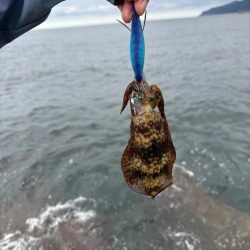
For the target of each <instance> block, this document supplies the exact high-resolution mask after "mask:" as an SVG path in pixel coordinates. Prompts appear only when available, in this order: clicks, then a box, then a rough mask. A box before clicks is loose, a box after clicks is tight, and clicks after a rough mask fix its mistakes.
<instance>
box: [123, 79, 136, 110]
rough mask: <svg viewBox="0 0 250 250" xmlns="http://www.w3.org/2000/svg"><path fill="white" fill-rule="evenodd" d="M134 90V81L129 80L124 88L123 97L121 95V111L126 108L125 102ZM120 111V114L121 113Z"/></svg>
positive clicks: (126, 102)
mask: <svg viewBox="0 0 250 250" xmlns="http://www.w3.org/2000/svg"><path fill="white" fill-rule="evenodd" d="M134 90H135V82H134V81H133V82H131V83H130V84H129V85H128V87H127V88H126V90H125V93H124V97H123V103H122V108H121V113H122V112H123V110H124V109H125V108H126V106H127V104H128V101H129V98H130V96H131V94H132V92H133V91H134ZM121 113H120V114H121Z"/></svg>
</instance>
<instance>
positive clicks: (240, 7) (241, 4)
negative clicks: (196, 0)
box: [201, 0, 250, 16]
mask: <svg viewBox="0 0 250 250" xmlns="http://www.w3.org/2000/svg"><path fill="white" fill-rule="evenodd" d="M241 12H250V0H243V1H235V2H232V3H229V4H226V5H223V6H220V7H216V8H212V9H210V10H207V11H204V12H202V13H201V16H207V15H219V14H229V13H241Z"/></svg>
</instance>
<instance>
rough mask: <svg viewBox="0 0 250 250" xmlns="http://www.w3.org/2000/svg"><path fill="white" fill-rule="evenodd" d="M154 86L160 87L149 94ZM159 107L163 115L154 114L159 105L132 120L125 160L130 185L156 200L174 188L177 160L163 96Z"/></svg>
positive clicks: (124, 170)
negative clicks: (167, 190)
mask: <svg viewBox="0 0 250 250" xmlns="http://www.w3.org/2000/svg"><path fill="white" fill-rule="evenodd" d="M152 86H153V87H154V86H156V85H151V86H150V88H149V91H151V90H152ZM157 88H158V87H157ZM158 90H159V88H158V89H157V91H158ZM151 94H152V93H150V95H151ZM160 94H161V92H160ZM126 95H127V94H126V93H125V96H126ZM145 99H146V100H145V101H143V102H142V105H148V101H147V95H145ZM159 103H160V104H159ZM159 105H161V107H159ZM162 105H163V106H162ZM123 106H124V105H123ZM125 106H126V105H125ZM152 106H153V107H152ZM157 106H158V108H159V111H160V113H159V112H156V111H154V107H155V105H151V106H150V107H152V109H148V108H147V109H145V110H146V111H145V112H144V113H143V114H140V115H133V116H132V120H131V126H130V139H129V142H128V146H127V147H126V149H125V151H124V153H123V155H122V158H121V166H122V171H123V174H124V178H125V180H126V182H127V183H128V185H129V186H130V187H131V188H132V189H133V190H134V191H136V192H138V193H142V194H145V195H148V196H151V197H153V198H154V197H155V196H156V195H157V194H159V193H160V192H161V191H163V190H164V189H165V188H167V187H168V186H170V185H171V184H172V182H173V176H172V170H173V164H174V162H175V158H176V152H175V148H174V145H173V142H172V139H171V135H170V132H169V128H168V123H167V120H166V118H165V113H164V101H163V97H162V94H161V98H160V100H159V101H158V103H157Z"/></svg>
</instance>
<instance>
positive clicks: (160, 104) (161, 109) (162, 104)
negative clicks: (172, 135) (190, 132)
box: [151, 84, 166, 119]
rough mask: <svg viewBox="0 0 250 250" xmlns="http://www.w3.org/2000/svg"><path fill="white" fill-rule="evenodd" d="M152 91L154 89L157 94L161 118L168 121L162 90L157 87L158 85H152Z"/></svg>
mask: <svg viewBox="0 0 250 250" xmlns="http://www.w3.org/2000/svg"><path fill="white" fill-rule="evenodd" d="M151 89H152V90H153V92H154V93H155V96H156V100H157V107H158V109H159V111H160V114H161V117H162V118H163V119H166V116H165V110H164V98H163V95H162V92H161V89H160V88H159V86H158V85H156V84H152V85H151Z"/></svg>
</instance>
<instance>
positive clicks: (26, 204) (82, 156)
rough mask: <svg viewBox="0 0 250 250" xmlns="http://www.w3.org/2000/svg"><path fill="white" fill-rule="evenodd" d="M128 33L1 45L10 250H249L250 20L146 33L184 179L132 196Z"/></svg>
mask: <svg viewBox="0 0 250 250" xmlns="http://www.w3.org/2000/svg"><path fill="white" fill-rule="evenodd" d="M129 35H130V34H129V32H128V31H127V30H126V29H124V28H123V27H122V26H121V25H119V24H114V25H105V26H93V27H82V28H71V29H57V30H37V31H32V32H29V33H27V34H25V35H24V36H22V37H21V38H19V39H17V40H16V41H14V42H13V43H11V44H10V45H8V46H6V47H4V48H3V49H1V51H0V249H1V250H13V249H15V250H28V249H30V250H47V249H52V250H54V249H55V250H57V249H59V250H61V249H71V250H73V249H76V250H85V249H119V250H120V249H129V250H130V249H139V250H141V249H143V250H144V249H145V250H149V249H157V250H160V249H171V250H174V249H180V250H185V249H188V250H196V249H202V250H204V249H205V250H210V249H244V250H245V249H250V192H249V191H250V181H249V179H250V15H249V14H237V15H223V16H211V17H209V16H208V17H199V18H194V19H181V20H170V21H159V22H148V23H147V24H146V28H145V41H146V58H145V76H146V79H147V81H148V82H149V83H158V84H159V86H160V87H161V89H162V91H163V94H164V98H165V109H166V116H167V119H168V123H169V126H170V129H171V134H172V139H173V142H174V144H175V147H176V151H177V161H176V167H175V169H176V171H175V180H176V181H175V185H174V186H173V187H171V188H169V189H167V190H166V191H164V192H163V193H162V194H161V195H159V197H157V198H156V199H155V200H151V199H149V198H147V197H144V196H142V195H139V194H137V193H134V192H133V191H132V190H130V189H129V187H128V186H127V184H126V183H125V181H124V179H123V175H122V172H121V168H120V158H121V155H122V153H123V151H124V149H125V147H126V145H127V141H128V139H129V125H130V112H129V109H128V108H127V110H126V111H125V112H124V114H122V115H120V108H121V102H122V98H123V94H124V91H125V88H126V87H127V85H128V84H129V83H130V82H131V81H132V80H133V73H132V68H131V65H130V59H129Z"/></svg>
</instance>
